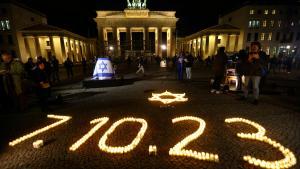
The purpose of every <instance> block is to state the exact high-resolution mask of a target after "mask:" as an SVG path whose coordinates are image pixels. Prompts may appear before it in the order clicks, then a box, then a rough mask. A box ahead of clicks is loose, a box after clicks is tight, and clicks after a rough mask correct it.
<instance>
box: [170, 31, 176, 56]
mask: <svg viewBox="0 0 300 169" xmlns="http://www.w3.org/2000/svg"><path fill="white" fill-rule="evenodd" d="M170 36H171V37H170V38H171V53H170V55H171V57H173V56H175V54H176V45H177V44H176V28H171V34H170Z"/></svg>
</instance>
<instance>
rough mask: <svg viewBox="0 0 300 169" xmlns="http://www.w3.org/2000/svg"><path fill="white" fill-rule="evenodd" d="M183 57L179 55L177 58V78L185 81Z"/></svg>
mask: <svg viewBox="0 0 300 169" xmlns="http://www.w3.org/2000/svg"><path fill="white" fill-rule="evenodd" d="M183 58H184V57H183V55H182V54H181V55H179V57H178V58H177V76H178V80H180V81H181V80H183V62H184V59H183Z"/></svg>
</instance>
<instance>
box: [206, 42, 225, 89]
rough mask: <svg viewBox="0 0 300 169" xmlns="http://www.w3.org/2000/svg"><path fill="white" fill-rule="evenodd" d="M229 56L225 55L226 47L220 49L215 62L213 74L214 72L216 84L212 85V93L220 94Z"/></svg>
mask: <svg viewBox="0 0 300 169" xmlns="http://www.w3.org/2000/svg"><path fill="white" fill-rule="evenodd" d="M227 59H228V57H227V55H226V53H225V47H220V48H219V50H218V53H217V55H216V56H215V58H214V61H213V67H212V68H213V72H214V82H213V85H212V89H211V91H210V92H211V93H217V94H220V93H221V92H220V85H221V82H222V80H223V78H224V74H225V68H226V63H227Z"/></svg>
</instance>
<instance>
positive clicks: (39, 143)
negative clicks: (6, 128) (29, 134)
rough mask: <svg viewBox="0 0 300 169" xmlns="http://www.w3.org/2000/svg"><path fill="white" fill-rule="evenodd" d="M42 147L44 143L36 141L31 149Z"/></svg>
mask: <svg viewBox="0 0 300 169" xmlns="http://www.w3.org/2000/svg"><path fill="white" fill-rule="evenodd" d="M43 145H44V141H43V140H37V141H35V142H33V143H32V146H33V148H36V149H38V148H41V147H42V146H43Z"/></svg>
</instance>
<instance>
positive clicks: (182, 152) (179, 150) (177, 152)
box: [169, 116, 219, 162]
mask: <svg viewBox="0 0 300 169" xmlns="http://www.w3.org/2000/svg"><path fill="white" fill-rule="evenodd" d="M186 120H190V121H196V122H198V123H199V128H198V129H197V130H196V131H195V132H194V133H193V134H191V135H189V136H187V137H186V138H185V139H183V140H182V141H180V142H179V143H177V144H176V145H175V146H174V147H173V148H171V149H170V150H169V154H170V155H173V156H185V157H192V158H195V159H199V160H207V161H214V162H218V161H219V157H218V155H217V154H210V153H205V152H197V151H193V150H186V149H184V147H185V146H187V145H188V144H189V143H190V142H191V141H193V140H195V139H197V138H198V137H200V136H201V134H202V133H203V131H204V129H205V126H206V123H205V121H204V120H202V119H201V118H198V117H192V116H184V117H178V118H174V119H173V120H172V122H173V123H177V122H180V121H186Z"/></svg>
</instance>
